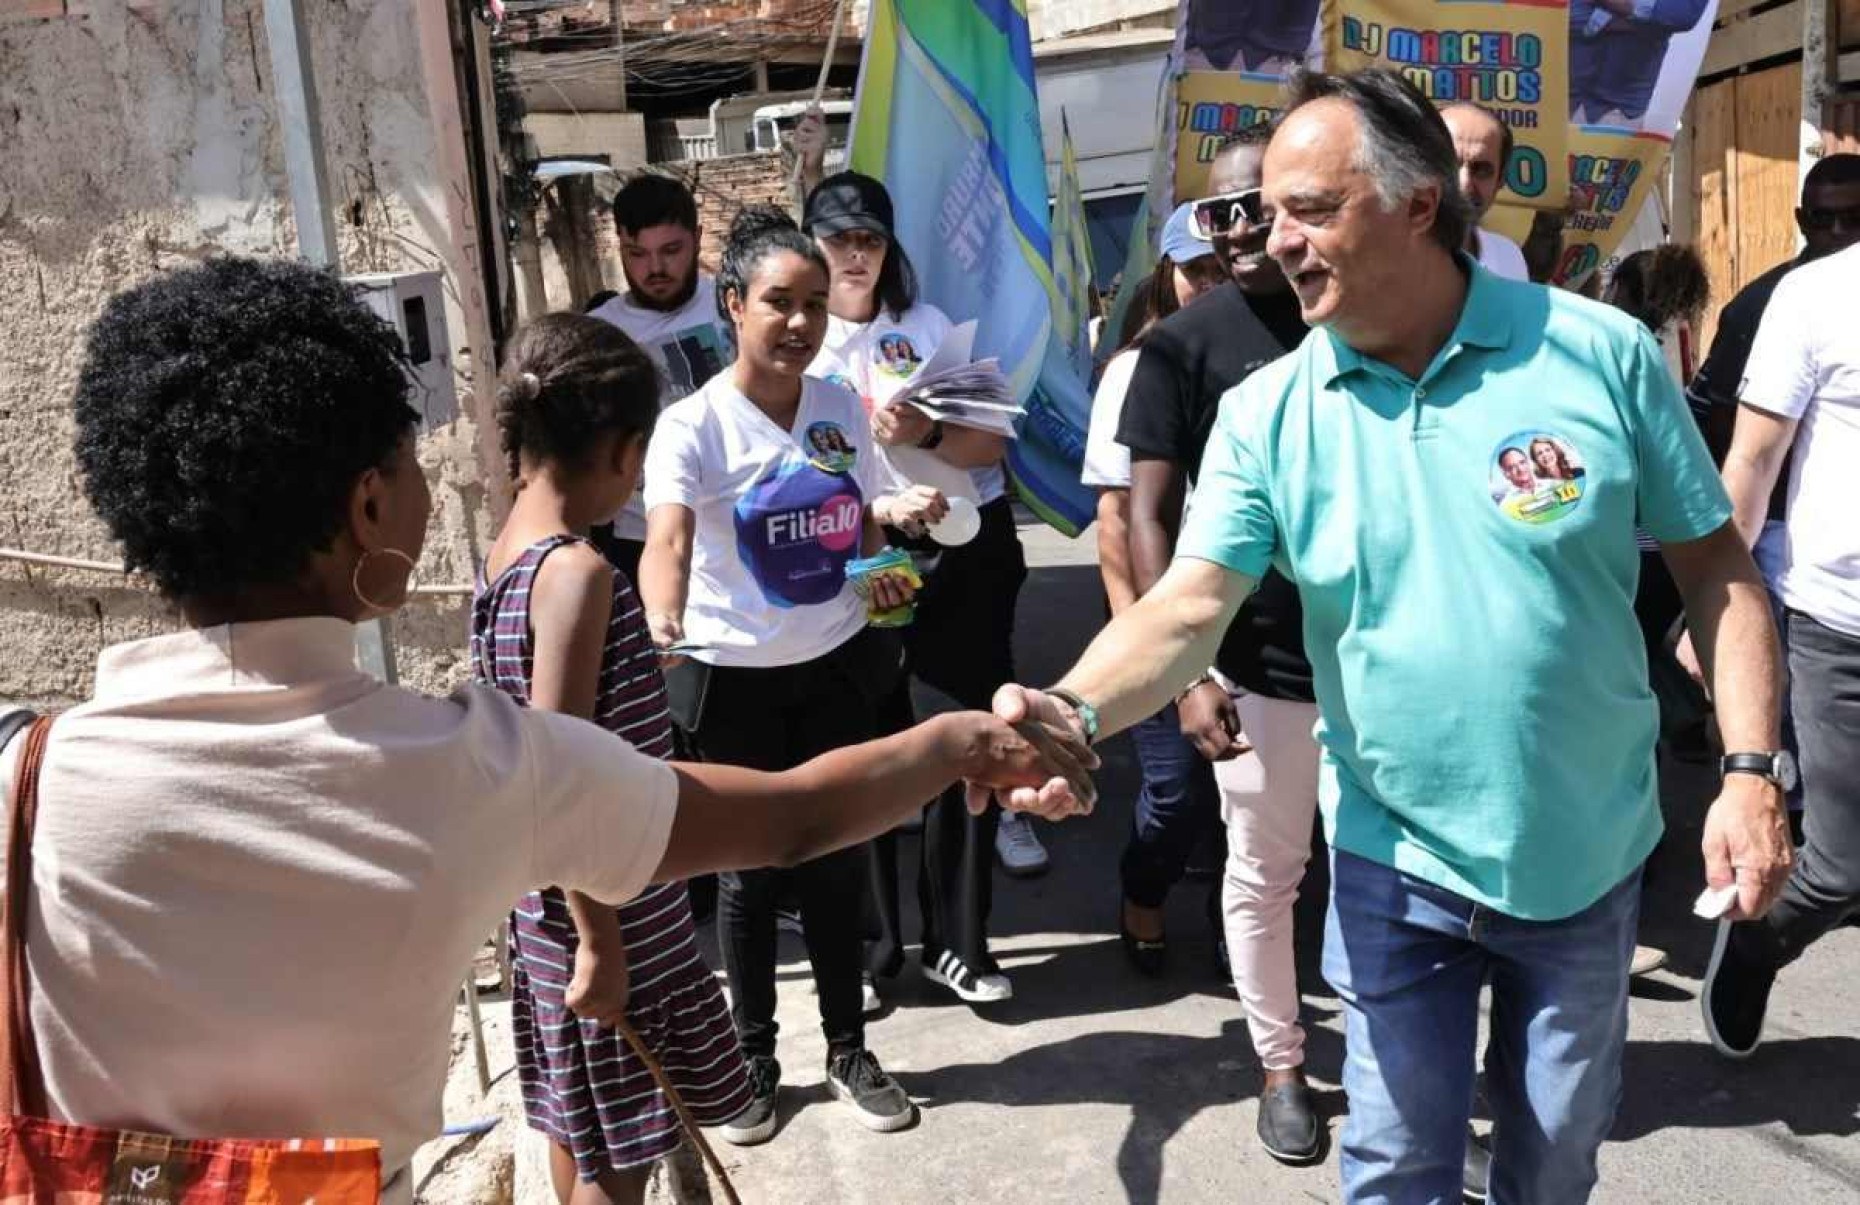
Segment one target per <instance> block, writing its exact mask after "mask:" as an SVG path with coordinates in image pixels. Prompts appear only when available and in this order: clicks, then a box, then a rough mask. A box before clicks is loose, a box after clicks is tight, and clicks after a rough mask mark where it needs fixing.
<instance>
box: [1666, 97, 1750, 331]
mask: <svg viewBox="0 0 1860 1205" xmlns="http://www.w3.org/2000/svg"><path fill="white" fill-rule="evenodd" d="M1736 100H1737V81H1736V80H1725V81H1724V82H1723V83H1718V84H1712V85H1709V86H1708V87H1704V88H1700V89H1699V90H1698V91H1696V92H1694V93H1693V94H1692V105H1691V111H1690V115H1689V116H1688V117H1687V119H1686V121H1685V124H1684V125H1682V126H1681V127H1680V137H1682V138H1688V139H1690V146H1689V148H1688V150H1689V156H1688V158H1689V161H1690V163H1691V165H1692V178H1691V180H1689V181H1681V182H1680V185H1681V187H1682V188H1684V189H1687V191H1686V193H1685V194H1683V195H1684V199H1685V202H1687V203H1690V204H1691V206H1692V229H1693V231H1694V234H1693V244H1694V246H1696V247H1697V249H1698V253H1699V256H1700V257H1701V258H1702V259H1704V261H1705V268H1706V270H1707V271H1708V272H1710V273H1711V306H1710V308H1708V309H1707V310H1706V312H1705V318H1704V321H1703V323H1702V324H1701V326H1700V328H1699V345H1700V346H1701V347H1709V346H1711V339H1712V336H1713V334H1715V333H1716V331H1717V329H1718V311H1719V310H1720V309H1722V308H1723V306H1724V303H1725V302H1727V301H1729V300H1730V299H1731V297H1732V296H1733V295H1734V294H1735V293H1736V292H1737V255H1736V243H1737V222H1736V216H1737V174H1736V171H1735V167H1736V163H1735V157H1734V155H1733V154H1732V150H1731V146H1732V142H1733V139H1734V138H1735V137H1736V133H1737V131H1736V125H1735V103H1736Z"/></svg>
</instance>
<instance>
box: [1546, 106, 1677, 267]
mask: <svg viewBox="0 0 1860 1205" xmlns="http://www.w3.org/2000/svg"><path fill="white" fill-rule="evenodd" d="M1670 149H1671V146H1670V144H1669V143H1668V142H1667V141H1666V139H1664V138H1660V137H1657V136H1655V135H1652V134H1640V135H1638V136H1635V137H1622V136H1620V135H1616V134H1595V133H1590V132H1588V131H1585V130H1583V129H1581V128H1577V129H1576V130H1573V131H1571V133H1570V136H1569V218H1568V220H1567V221H1565V222H1564V224H1563V254H1562V256H1561V257H1560V258H1559V259H1558V260H1557V269H1556V275H1555V277H1554V279H1555V280H1556V281H1557V283H1559V284H1575V283H1578V282H1580V281H1581V280H1582V279H1583V278H1584V277H1586V276H1587V275H1589V273H1591V272H1593V271H1595V270H1596V269H1597V268H1599V267H1601V266H1602V263H1603V261H1604V260H1606V259H1607V258H1608V257H1609V256H1610V255H1612V254H1613V253H1614V249H1615V248H1616V247H1617V246H1618V245H1619V244H1620V242H1621V239H1622V236H1624V235H1625V234H1626V233H1627V230H1628V227H1629V226H1632V225H1633V224H1634V218H1635V217H1636V215H1638V214H1639V213H1640V207H1641V206H1642V205H1645V204H1646V203H1647V198H1648V197H1649V196H1651V195H1652V192H1653V186H1654V183H1655V181H1656V180H1657V179H1658V177H1659V174H1660V170H1661V168H1662V167H1664V166H1665V164H1666V155H1667V152H1668V151H1669V150H1670Z"/></svg>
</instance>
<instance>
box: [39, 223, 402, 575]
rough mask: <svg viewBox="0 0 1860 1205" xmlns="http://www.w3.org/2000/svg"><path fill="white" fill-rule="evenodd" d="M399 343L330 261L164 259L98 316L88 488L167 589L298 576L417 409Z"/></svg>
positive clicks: (126, 550) (86, 370) (82, 414)
mask: <svg viewBox="0 0 1860 1205" xmlns="http://www.w3.org/2000/svg"><path fill="white" fill-rule="evenodd" d="M405 358H406V357H405V353H404V352H403V351H402V349H401V345H400V340H399V337H398V336H397V335H396V334H395V332H394V330H393V328H392V327H390V326H389V325H388V324H387V323H385V322H383V321H382V320H381V319H379V318H377V317H376V316H375V315H374V314H373V313H371V312H370V311H369V310H368V309H367V308H366V307H365V306H363V305H362V304H361V303H360V302H358V301H357V300H356V299H355V297H354V296H353V295H352V294H351V293H350V291H349V288H348V286H346V285H345V284H343V283H342V281H341V280H340V279H338V278H337V277H336V276H335V275H334V274H332V273H329V272H325V271H322V270H319V269H316V268H312V267H309V266H307V265H304V264H298V263H288V262H282V261H272V260H252V259H241V258H235V257H225V258H216V259H212V260H209V261H207V262H206V263H203V264H199V265H197V266H192V267H187V268H182V269H179V270H176V271H172V272H165V273H163V274H162V275H160V276H157V277H155V278H154V279H152V280H149V281H146V282H144V283H142V284H139V285H136V286H135V287H133V288H130V289H127V290H125V291H123V292H122V293H119V294H117V295H116V296H115V297H113V298H111V299H110V301H109V303H108V304H107V305H105V306H104V308H103V313H102V315H101V316H100V317H99V318H98V319H97V322H96V324H95V325H94V326H93V327H92V328H91V330H90V336H89V343H88V345H87V346H86V348H85V353H84V363H83V367H82V369H81V370H80V371H79V374H78V384H77V394H76V397H75V399H74V403H73V409H74V411H75V416H76V420H77V462H78V467H79V469H80V471H81V472H82V474H83V480H84V490H85V493H86V494H87V495H88V496H89V498H90V503H91V505H92V506H93V507H95V508H96V511H97V514H98V515H99V516H100V517H101V518H102V519H103V521H104V524H105V525H106V526H107V527H108V528H109V529H110V533H111V534H112V535H114V536H115V537H116V538H117V539H118V540H120V541H121V542H122V545H123V555H124V558H125V560H126V561H127V562H128V565H129V567H130V568H131V569H135V570H140V571H143V572H146V573H147V574H148V575H149V576H150V577H152V578H153V579H154V581H155V584H156V585H157V586H158V587H159V588H160V589H161V591H162V593H164V594H166V595H167V596H169V597H170V598H185V597H224V596H228V595H232V594H236V593H237V592H238V591H240V590H241V589H244V588H247V587H250V586H256V585H265V584H275V583H280V582H288V581H290V580H292V579H293V578H295V577H296V576H297V575H298V574H299V573H301V572H302V571H303V569H304V567H305V564H306V562H307V561H308V559H309V557H310V555H311V554H312V553H313V552H316V551H320V550H324V549H327V548H329V547H330V545H331V542H332V541H333V540H334V538H335V535H336V533H337V532H338V531H339V530H340V529H341V526H342V523H343V520H344V511H345V508H346V506H347V503H348V498H349V495H350V491H351V490H352V489H353V488H354V485H355V482H356V479H357V478H358V477H359V476H360V475H361V474H362V473H364V472H365V471H367V470H368V469H370V468H379V467H385V466H387V465H388V463H389V462H390V461H391V459H392V457H393V454H394V451H395V449H396V447H397V446H398V445H399V443H400V441H401V439H402V438H403V437H405V436H406V435H407V434H408V432H409V431H410V429H411V428H412V426H413V424H414V423H416V422H417V421H418V420H419V415H418V414H417V413H416V412H415V411H414V410H413V409H412V408H411V407H410V406H408V404H407V391H408V379H407V376H406V373H405V369H404V364H405Z"/></svg>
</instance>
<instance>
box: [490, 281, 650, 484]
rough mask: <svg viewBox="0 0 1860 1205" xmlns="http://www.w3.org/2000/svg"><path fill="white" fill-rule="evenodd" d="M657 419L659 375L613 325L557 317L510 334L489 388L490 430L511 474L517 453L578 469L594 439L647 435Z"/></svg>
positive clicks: (546, 316) (515, 472) (563, 315)
mask: <svg viewBox="0 0 1860 1205" xmlns="http://www.w3.org/2000/svg"><path fill="white" fill-rule="evenodd" d="M658 418H659V370H658V368H657V367H656V366H654V364H653V362H652V360H651V359H650V358H649V357H648V356H647V355H646V353H645V352H643V351H641V350H640V347H639V345H638V344H637V343H635V342H633V340H632V339H630V338H628V337H627V336H626V334H625V333H624V332H622V331H621V330H620V328H619V327H616V326H614V325H612V324H611V323H607V322H603V321H601V320H600V319H599V318H589V317H587V316H585V315H582V314H570V313H559V314H544V315H543V316H542V317H540V318H538V319H536V320H535V321H534V322H532V323H530V324H529V325H528V326H526V327H524V328H523V329H522V330H521V331H519V332H518V333H517V337H516V339H515V341H514V342H513V343H512V344H511V348H510V352H509V354H508V356H507V357H506V358H505V361H504V372H503V376H502V378H501V379H500V380H499V382H498V386H497V430H498V436H499V439H500V441H501V442H502V444H503V448H504V455H505V457H506V458H507V459H508V461H509V464H510V475H511V477H513V478H514V477H516V476H517V475H518V468H519V465H520V464H521V463H522V459H523V457H524V456H525V455H528V456H529V457H530V458H531V459H532V460H535V461H537V462H539V463H544V464H550V463H553V464H558V465H561V466H563V467H565V468H567V469H569V470H570V471H574V470H578V469H583V468H586V467H587V465H588V463H589V459H590V457H591V456H592V454H593V452H594V444H595V441H596V440H597V439H598V438H599V437H600V436H602V435H605V434H607V433H608V432H614V433H616V434H618V435H619V436H620V437H621V438H622V439H626V438H630V437H632V436H634V435H638V436H640V437H642V438H649V437H650V436H651V435H652V427H653V424H654V423H655V422H657V421H658Z"/></svg>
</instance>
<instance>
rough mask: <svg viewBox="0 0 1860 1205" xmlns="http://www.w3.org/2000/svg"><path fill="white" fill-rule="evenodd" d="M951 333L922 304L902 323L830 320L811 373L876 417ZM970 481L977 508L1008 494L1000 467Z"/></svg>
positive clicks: (884, 315)
mask: <svg viewBox="0 0 1860 1205" xmlns="http://www.w3.org/2000/svg"><path fill="white" fill-rule="evenodd" d="M950 329H951V323H950V320H949V316H948V315H947V314H945V313H943V311H942V310H939V309H937V308H936V307H935V306H933V305H931V304H930V303H929V302H927V301H920V302H918V303H917V304H916V305H914V306H912V307H911V308H910V309H908V310H906V311H904V315H903V317H900V318H893V317H892V316H891V311H889V310H887V309H885V308H883V307H882V306H881V307H880V308H879V311H878V316H877V317H876V318H874V319H872V321H870V322H848V321H846V320H845V319H844V318H833V317H829V318H828V319H827V338H826V341H825V342H823V343H822V344H821V345H820V353H819V354H818V355H816V356H815V357H814V362H813V363H812V364H810V365H808V368H807V371H808V374H809V375H810V376H816V377H820V378H821V379H822V380H827V381H833V382H835V383H837V384H840V385H844V386H845V387H846V388H848V389H850V390H852V391H853V392H854V393H856V394H858V395H859V400H860V401H862V402H864V403H865V408H866V413H867V414H870V413H871V412H872V410H874V409H875V408H877V407H879V406H882V405H884V404H885V403H886V402H888V401H890V400H891V399H892V398H893V397H894V396H896V395H897V392H898V390H900V389H902V388H904V386H905V384H906V383H907V382H909V380H910V379H911V377H912V376H914V375H916V372H917V370H918V369H919V368H922V367H923V366H924V364H925V363H926V362H927V361H928V360H929V359H930V357H931V356H933V355H935V354H936V349H937V348H938V347H939V346H941V345H942V342H943V340H944V339H945V338H946V337H947V336H948V335H949V332H950ZM969 477H970V478H971V480H972V481H973V482H974V486H975V500H976V501H977V502H984V503H985V502H993V501H994V500H995V499H996V498H999V497H1000V496H1001V495H1002V494H1003V493H1005V492H1006V491H1007V475H1006V474H1005V473H1004V472H1003V471H1002V469H1001V466H1000V465H999V464H991V465H989V466H988V467H987V468H983V469H971V470H969Z"/></svg>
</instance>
